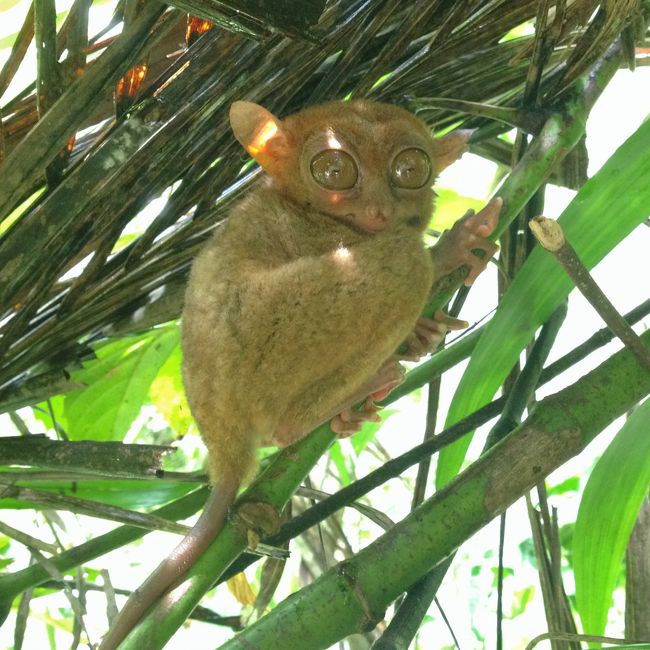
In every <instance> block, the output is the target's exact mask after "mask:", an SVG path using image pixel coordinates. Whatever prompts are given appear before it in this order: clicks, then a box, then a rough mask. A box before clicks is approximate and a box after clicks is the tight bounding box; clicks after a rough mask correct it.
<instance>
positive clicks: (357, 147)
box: [101, 101, 500, 648]
mask: <svg viewBox="0 0 650 650" xmlns="http://www.w3.org/2000/svg"><path fill="white" fill-rule="evenodd" d="M231 124H232V127H233V131H234V133H235V135H236V137H237V138H238V139H239V141H240V142H241V143H242V144H243V145H244V147H245V148H246V149H247V151H248V152H249V153H250V154H251V155H253V157H254V158H255V159H256V160H257V161H258V162H259V164H260V165H261V166H262V167H263V168H264V170H265V171H266V172H267V177H266V179H265V180H264V181H263V182H261V183H260V184H259V185H258V186H257V187H256V189H255V190H253V191H251V192H250V194H249V195H248V196H247V197H246V198H245V199H244V200H243V201H241V202H240V203H239V204H237V205H236V206H235V207H234V209H233V210H232V213H231V214H230V216H229V218H228V220H227V222H226V223H225V225H223V226H222V227H220V228H219V229H218V230H217V232H216V233H215V235H214V236H213V237H212V239H210V241H209V242H208V243H207V245H206V246H205V248H204V249H203V251H202V252H201V253H200V255H199V256H198V257H197V258H196V260H195V262H194V265H193V268H192V273H191V277H190V281H189V285H188V288H187V293H186V297H185V306H184V311H183V318H182V346H183V354H184V362H183V376H184V382H185V389H186V393H187V399H188V402H189V404H190V407H191V409H192V413H193V415H194V418H195V419H196V422H197V424H198V427H199V430H200V432H201V435H202V437H203V440H204V442H205V444H206V446H207V448H208V459H209V470H210V476H211V480H212V482H213V484H214V486H215V488H214V490H213V494H212V496H211V497H210V499H209V502H208V504H207V505H206V510H205V511H204V513H203V515H202V517H201V519H200V520H199V522H198V524H197V526H196V527H195V529H194V531H193V532H192V533H190V536H189V537H188V538H186V540H184V541H183V542H182V543H181V544H182V546H181V547H179V548H178V549H177V550H176V551H175V552H174V554H173V555H172V556H171V557H170V558H168V560H166V561H165V563H163V565H161V567H160V568H159V569H158V570H157V571H156V573H155V574H154V576H153V577H152V578H150V580H148V581H147V583H145V585H144V586H143V587H142V588H141V589H140V590H138V591H136V593H135V597H134V598H132V599H131V601H130V602H129V603H128V604H127V606H126V607H125V609H124V612H123V616H122V618H121V619H120V620H119V621H118V623H117V625H116V626H114V628H113V629H112V630H111V632H110V633H109V635H108V636H107V637H106V639H105V640H104V643H103V644H102V646H101V647H102V648H113V647H117V645H118V644H119V642H120V641H121V639H122V638H124V637H125V636H126V634H127V633H128V632H129V630H130V629H131V627H133V625H135V624H136V623H137V621H138V619H139V618H140V617H141V616H142V615H143V614H144V613H145V612H146V609H148V608H149V607H150V605H151V604H152V603H153V602H154V601H155V600H156V599H157V598H158V597H159V596H160V595H161V594H162V593H164V591H166V590H167V589H168V588H169V587H170V586H171V585H172V584H173V583H174V582H176V581H177V580H178V579H179V578H180V577H181V576H182V575H183V573H184V572H185V571H186V570H187V568H188V565H191V564H192V563H193V562H194V561H195V559H196V557H197V556H198V555H200V554H201V553H202V552H203V550H204V549H205V548H206V547H207V546H208V544H209V543H210V542H211V541H212V539H213V538H214V537H215V536H216V535H217V534H218V532H219V530H220V529H221V528H222V526H223V523H224V520H225V518H226V514H227V510H228V507H229V505H230V504H231V503H232V501H233V500H234V498H235V496H236V493H237V490H238V488H239V486H240V485H241V484H242V482H243V481H245V480H246V479H247V478H248V477H249V476H250V475H251V473H252V472H253V470H254V468H255V459H256V451H257V449H258V448H259V447H260V446H264V445H278V446H280V447H283V446H286V445H288V444H290V443H292V442H294V441H296V440H297V439H299V438H301V437H303V436H304V435H306V434H307V433H308V432H309V431H311V430H312V429H313V428H314V427H315V426H317V425H318V424H320V423H322V422H325V421H328V420H331V419H332V418H334V420H333V422H335V423H336V426H335V427H334V428H335V430H339V431H341V432H342V433H350V431H353V430H354V429H355V428H358V426H359V424H360V421H361V420H363V419H367V418H372V417H373V414H374V409H373V406H372V399H373V397H377V396H380V395H383V394H385V393H386V392H387V391H388V390H389V389H390V388H391V387H392V386H394V385H395V384H397V383H399V381H400V378H401V370H400V367H399V366H398V364H397V362H396V361H395V351H396V350H397V348H398V347H399V346H400V344H401V343H402V342H404V341H405V340H409V341H410V343H411V348H412V349H413V350H414V351H415V356H419V355H420V354H422V353H425V352H426V351H427V350H428V349H430V348H432V347H434V346H435V344H437V342H438V341H439V340H440V337H441V335H440V332H442V331H444V329H445V326H451V327H457V326H458V323H459V322H458V321H454V320H453V319H448V318H445V317H444V316H443V315H441V314H439V315H438V319H437V320H434V321H427V320H426V319H424V320H422V319H420V320H418V318H419V316H420V314H421V312H422V309H423V307H424V304H425V300H426V298H427V295H428V293H429V291H430V289H431V286H432V282H433V280H434V278H435V277H440V276H442V275H445V274H447V273H449V272H450V271H452V270H454V269H455V268H457V267H458V266H460V265H462V264H467V265H469V266H470V267H471V270H470V276H469V278H470V281H471V280H473V279H474V278H475V277H476V275H478V273H480V271H481V270H482V269H483V268H484V266H485V264H486V263H487V258H489V257H490V256H491V254H492V253H493V252H494V247H493V245H492V244H491V243H490V242H489V241H487V240H486V239H484V237H485V236H487V235H488V234H489V233H490V232H491V231H492V229H493V228H494V225H495V224H496V219H497V217H498V212H499V207H500V203H499V202H498V201H496V202H493V203H492V204H490V206H488V207H487V208H486V209H485V210H483V211H482V213H479V214H478V215H474V216H472V217H467V218H465V219H463V220H461V222H460V223H459V224H458V225H457V226H456V227H455V228H454V229H453V230H452V231H451V233H448V234H447V235H446V237H445V238H443V240H442V241H441V243H440V244H439V245H437V246H436V247H434V248H433V249H431V250H427V249H426V248H425V247H424V244H423V240H422V234H423V231H424V230H425V228H426V227H427V224H428V221H429V218H430V216H431V213H432V206H433V198H434V194H433V190H432V189H431V185H432V183H433V181H434V179H435V176H437V174H438V173H439V172H440V171H442V169H444V168H445V167H446V166H447V165H449V164H450V163H452V162H453V161H454V160H455V159H457V158H458V157H459V156H460V155H461V154H462V152H463V150H464V149H465V142H466V139H467V134H466V133H463V132H453V133H451V134H450V135H448V136H446V137H444V138H438V139H434V138H433V137H432V136H431V133H430V131H429V129H428V128H427V126H426V125H425V124H424V123H422V122H421V121H420V120H418V119H417V118H416V117H415V116H413V115H411V114H410V113H408V112H407V111H404V110H402V109H399V108H397V107H394V106H388V105H385V104H378V103H373V102H367V101H352V102H345V103H343V102H332V103H329V104H324V105H322V106H316V107H312V108H309V109H307V110H304V111H302V112H300V113H297V114H295V115H292V116H289V117H287V118H286V119H284V120H282V121H280V120H278V119H277V118H275V117H274V116H273V115H271V114H270V113H268V112H267V111H266V110H265V109H263V108H262V107H260V106H257V105H256V104H251V103H248V102H235V104H233V107H232V109H231ZM414 149H415V150H417V151H416V153H415V156H416V158H417V159H418V160H420V159H422V158H424V159H426V158H428V159H429V161H430V167H431V170H430V171H431V173H430V177H427V178H425V180H426V182H425V183H424V184H423V185H422V186H421V187H417V188H404V187H400V186H399V185H398V184H396V183H395V176H394V175H391V166H392V167H393V168H394V167H395V165H396V164H397V163H396V162H395V161H396V160H398V159H397V156H398V155H399V154H400V152H403V151H404V150H409V151H412V150H414ZM325 150H337V151H338V150H342V151H344V152H347V154H348V155H349V156H351V159H352V160H353V166H356V171H357V174H358V177H357V178H356V181H355V182H354V185H353V186H352V187H350V188H348V189H340V190H332V189H331V188H329V189H328V188H326V187H323V186H322V185H321V184H319V183H318V182H316V180H315V179H314V175H313V173H312V171H313V164H314V163H313V161H314V160H315V156H317V155H318V154H319V152H323V151H325ZM419 152H424V154H425V155H424V157H423V156H422V154H421V153H419ZM422 164H425V165H426V160H424V163H422ZM407 167H408V165H407ZM328 169H329V168H328ZM401 170H402V172H404V174H406V177H408V175H409V174H410V173H411V171H410V169H406V170H405V168H401ZM328 173H329V172H328ZM332 173H333V174H334V176H335V177H336V176H337V174H339V171H337V169H335V170H334V172H332ZM350 173H353V172H350ZM413 173H416V174H417V173H418V172H417V170H416V171H415V172H413ZM419 173H420V174H421V173H422V169H420V171H419ZM334 180H335V182H336V178H335V179H334ZM353 180H354V179H353ZM408 182H409V181H408V178H407V181H406V183H407V184H408ZM348 184H349V183H348ZM476 248H482V249H484V250H485V251H486V252H487V255H486V256H485V258H486V259H484V260H482V261H481V260H479V258H478V257H476V256H475V255H473V254H472V253H471V250H472V249H476ZM414 330H415V333H413V332H414ZM368 396H370V397H368ZM364 399H365V405H364V407H362V408H361V411H360V415H359V414H358V413H357V414H355V412H353V411H352V410H351V407H352V406H353V405H354V404H355V403H356V402H359V401H362V402H363V401H364ZM348 423H349V425H348Z"/></svg>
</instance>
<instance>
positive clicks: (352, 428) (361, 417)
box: [330, 395, 381, 438]
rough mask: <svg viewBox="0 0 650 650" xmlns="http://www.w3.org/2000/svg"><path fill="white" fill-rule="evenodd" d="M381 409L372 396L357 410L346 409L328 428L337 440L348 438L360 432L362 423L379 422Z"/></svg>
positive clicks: (333, 419)
mask: <svg viewBox="0 0 650 650" xmlns="http://www.w3.org/2000/svg"><path fill="white" fill-rule="evenodd" d="M380 408H381V407H380V406H377V404H375V403H374V401H373V397H372V395H370V396H369V397H368V398H366V400H365V401H364V403H363V405H362V407H361V408H360V409H359V410H355V409H354V408H348V409H344V410H343V411H341V412H340V413H339V414H338V415H336V416H335V417H334V418H332V420H331V422H330V427H331V428H332V431H334V433H337V434H338V436H339V438H348V437H350V436H352V435H354V434H355V433H358V432H359V431H361V427H362V426H363V423H364V422H381V417H380V416H379V413H377V411H379V409H380Z"/></svg>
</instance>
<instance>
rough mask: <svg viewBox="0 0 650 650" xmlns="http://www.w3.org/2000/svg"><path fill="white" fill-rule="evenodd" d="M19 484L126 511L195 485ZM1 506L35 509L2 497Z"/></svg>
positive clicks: (174, 496)
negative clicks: (125, 509) (117, 507)
mask: <svg viewBox="0 0 650 650" xmlns="http://www.w3.org/2000/svg"><path fill="white" fill-rule="evenodd" d="M19 485H20V486H21V487H29V488H33V489H35V490H43V491H47V492H52V493H54V494H57V495H62V496H71V497H78V498H80V499H87V500H88V501H97V502H98V503H105V504H108V505H113V506H120V507H121V508H128V509H129V510H143V509H149V508H154V507H158V506H160V505H163V504H165V503H168V502H169V501H173V500H174V499H178V498H180V497H182V496H183V495H185V494H187V493H188V492H190V491H192V490H195V489H196V488H197V483H192V482H189V481H178V482H175V481H154V480H146V481H136V480H126V479H125V480H114V479H113V480H97V481H20V482H19ZM2 507H3V508H7V509H16V510H20V509H23V508H34V504H33V503H27V502H25V501H17V500H14V499H3V501H2Z"/></svg>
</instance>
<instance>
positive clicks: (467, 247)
mask: <svg viewBox="0 0 650 650" xmlns="http://www.w3.org/2000/svg"><path fill="white" fill-rule="evenodd" d="M502 205H503V201H502V199H501V198H499V197H497V198H495V199H492V200H491V201H490V202H489V203H488V204H487V205H486V206H485V207H484V208H483V209H482V210H481V211H480V212H477V213H476V214H474V213H473V212H471V211H470V212H469V213H468V214H466V215H465V216H464V217H462V218H461V219H459V220H458V221H456V223H455V224H454V225H453V227H452V228H451V230H447V231H446V232H444V233H443V234H442V236H441V237H440V239H439V240H438V243H437V244H436V245H435V246H434V247H433V249H432V256H433V261H434V267H435V272H436V274H437V276H438V277H442V276H444V275H447V274H448V273H451V272H452V271H454V270H455V269H457V268H458V267H459V266H463V265H464V264H466V265H467V266H469V273H468V274H467V277H466V278H465V284H466V285H468V286H469V285H471V284H472V283H473V282H474V280H476V278H477V277H478V276H479V275H480V273H481V272H482V271H483V270H484V269H485V267H486V266H487V264H488V262H489V261H490V258H491V257H492V256H493V255H494V254H495V253H496V251H497V250H498V247H497V245H496V244H494V243H493V242H491V241H490V240H489V239H486V237H488V235H490V234H491V233H492V231H493V230H494V229H495V227H496V225H497V223H498V222H499V213H500V212H501V206H502ZM474 250H482V251H484V253H485V254H484V255H483V257H479V256H478V255H475V254H474V253H473V252H472V251H474Z"/></svg>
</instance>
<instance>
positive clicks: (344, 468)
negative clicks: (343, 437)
mask: <svg viewBox="0 0 650 650" xmlns="http://www.w3.org/2000/svg"><path fill="white" fill-rule="evenodd" d="M329 453H330V458H331V459H332V462H333V463H334V466H335V467H336V469H337V470H338V473H339V479H340V481H341V485H342V486H344V487H345V486H346V485H350V483H352V475H351V474H350V470H349V469H348V465H347V462H348V461H347V458H346V456H345V454H344V453H343V450H342V449H341V442H340V441H339V440H337V441H336V442H335V443H334V444H333V445H332V446H331V447H330V452H329Z"/></svg>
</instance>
